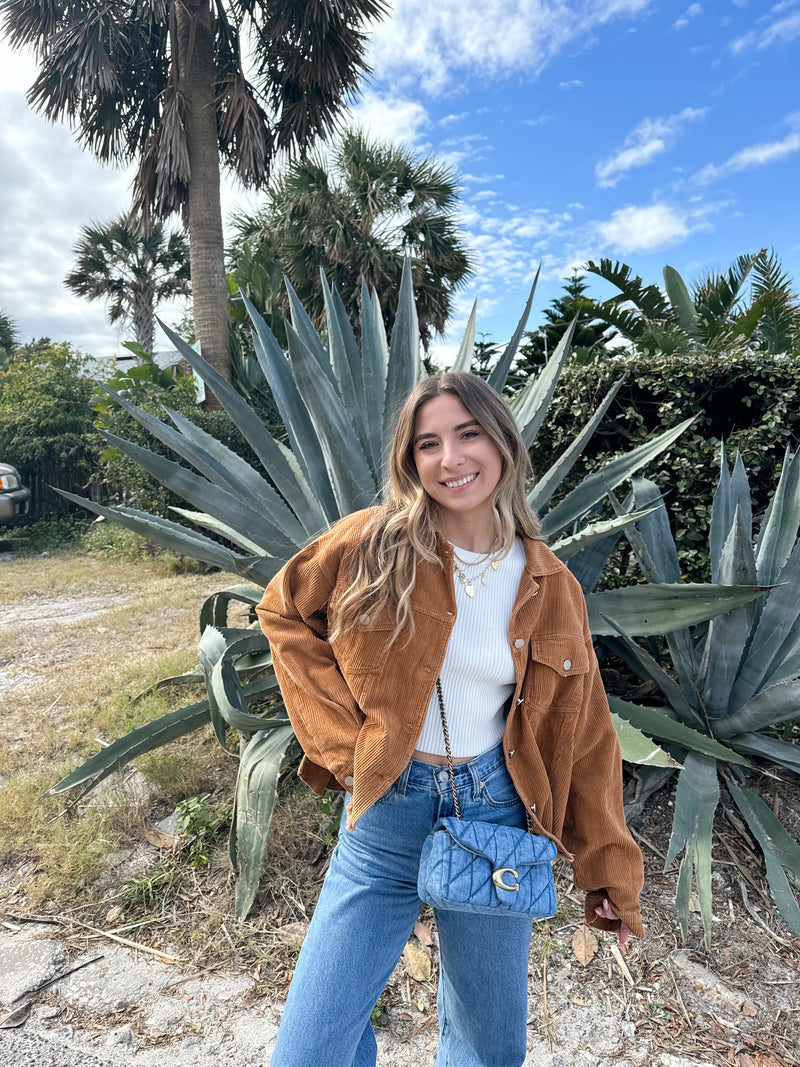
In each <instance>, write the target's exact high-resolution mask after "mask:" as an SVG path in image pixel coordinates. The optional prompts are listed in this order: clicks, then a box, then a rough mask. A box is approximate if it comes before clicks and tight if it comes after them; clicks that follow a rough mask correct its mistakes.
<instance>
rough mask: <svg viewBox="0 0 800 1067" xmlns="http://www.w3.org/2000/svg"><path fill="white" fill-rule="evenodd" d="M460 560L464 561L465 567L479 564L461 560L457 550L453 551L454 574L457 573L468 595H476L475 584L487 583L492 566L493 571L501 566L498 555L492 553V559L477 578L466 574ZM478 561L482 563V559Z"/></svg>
mask: <svg viewBox="0 0 800 1067" xmlns="http://www.w3.org/2000/svg"><path fill="white" fill-rule="evenodd" d="M459 562H461V563H463V564H464V566H465V567H470V566H477V564H476V563H473V564H470V563H467V562H466V560H463V559H462V560H460V561H459V557H458V556H457V555H456V554H455V552H453V574H455V576H456V578H458V580H459V581H460V582H461V584H462V585H463V586H464V592H465V593H466V594H467V596H468V597H473V596H475V586H476V584H477V583H478V582H480V583H481V585H482V586H484V587H485V586H486V585H487V582H486V575H487V574H488V573H489V569H490V568H491V569H492V570H493V571H496V570H497V568H498V567H499V566H500V560H499V559H498V558H497V556H495V555H492V557H491V559H490V560H489V561H488V562H487V563H486V565H485V566H484V568H483V570H482V571H481V572H480V574H479V575H478V576H477V577H476V578H470V576H469V575H468V574H466V573H465V572H464V571H463V570H462V569H461V567H459V565H458V563H459ZM478 563H480V560H478Z"/></svg>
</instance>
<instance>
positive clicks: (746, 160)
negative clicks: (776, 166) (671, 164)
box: [694, 115, 800, 185]
mask: <svg viewBox="0 0 800 1067" xmlns="http://www.w3.org/2000/svg"><path fill="white" fill-rule="evenodd" d="M788 121H789V123H790V124H793V125H796V124H797V121H798V116H797V115H792V116H790V117H789V119H788ZM795 152H800V130H793V131H792V133H790V134H788V135H787V136H786V137H784V138H783V139H782V140H780V141H766V142H764V143H763V144H754V145H749V146H748V147H747V148H742V149H740V150H739V151H738V152H734V154H733V155H732V156H731V157H730V158H729V159H726V160H725V162H724V163H720V164H719V165H718V166H716V165H714V164H713V163H709V164H708V165H707V166H705V167H703V169H702V170H700V171H698V172H697V174H695V176H694V181H695V182H696V183H697V184H698V185H708V184H709V183H710V182H713V181H716V180H717V179H718V178H722V177H725V175H727V174H735V173H737V172H738V171H741V170H750V169H751V168H752V167H763V166H765V165H766V164H768V163H776V162H778V161H779V160H782V159H785V158H786V157H787V156H791V155H794V153H795Z"/></svg>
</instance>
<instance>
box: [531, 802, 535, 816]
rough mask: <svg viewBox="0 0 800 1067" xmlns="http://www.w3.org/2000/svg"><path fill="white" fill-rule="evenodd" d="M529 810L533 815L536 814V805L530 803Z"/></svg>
mask: <svg viewBox="0 0 800 1067" xmlns="http://www.w3.org/2000/svg"><path fill="white" fill-rule="evenodd" d="M531 811H532V812H533V813H534V815H535V814H536V805H535V804H531Z"/></svg>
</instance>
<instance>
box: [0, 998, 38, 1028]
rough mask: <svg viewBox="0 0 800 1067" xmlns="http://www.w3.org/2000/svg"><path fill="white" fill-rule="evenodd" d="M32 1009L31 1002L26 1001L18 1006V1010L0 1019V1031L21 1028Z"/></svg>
mask: <svg viewBox="0 0 800 1067" xmlns="http://www.w3.org/2000/svg"><path fill="white" fill-rule="evenodd" d="M32 1007H33V1001H32V1000H26V1001H25V1003H24V1004H20V1006H19V1007H18V1008H15V1009H14V1011H12V1012H10V1013H9V1014H8V1015H5V1016H4V1017H3V1018H2V1019H0V1030H13V1029H14V1028H15V1027H17V1026H22V1024H23V1023H24V1022H25V1021H26V1019H27V1018H28V1016H29V1015H30V1013H31V1008H32Z"/></svg>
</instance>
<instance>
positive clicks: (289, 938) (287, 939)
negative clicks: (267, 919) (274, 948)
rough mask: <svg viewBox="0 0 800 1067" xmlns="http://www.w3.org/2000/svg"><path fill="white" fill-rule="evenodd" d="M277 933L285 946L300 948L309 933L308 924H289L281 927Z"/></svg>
mask: <svg viewBox="0 0 800 1067" xmlns="http://www.w3.org/2000/svg"><path fill="white" fill-rule="evenodd" d="M275 933H276V934H277V935H278V937H279V938H280V939H281V941H283V943H284V945H288V946H289V948H300V946H301V945H302V944H303V942H304V941H305V939H306V934H307V933H308V923H287V924H286V925H285V926H279V927H278V929H277V930H276V931H275Z"/></svg>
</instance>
